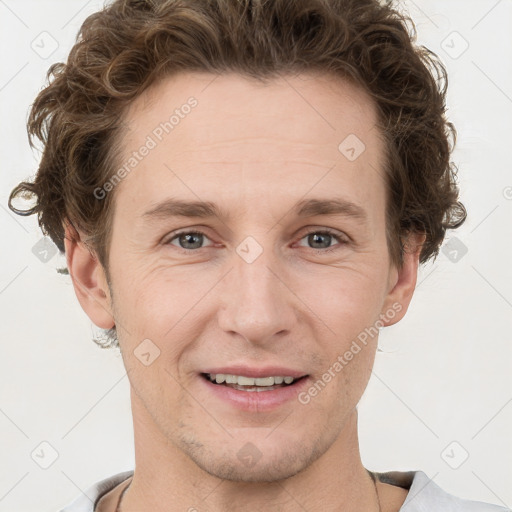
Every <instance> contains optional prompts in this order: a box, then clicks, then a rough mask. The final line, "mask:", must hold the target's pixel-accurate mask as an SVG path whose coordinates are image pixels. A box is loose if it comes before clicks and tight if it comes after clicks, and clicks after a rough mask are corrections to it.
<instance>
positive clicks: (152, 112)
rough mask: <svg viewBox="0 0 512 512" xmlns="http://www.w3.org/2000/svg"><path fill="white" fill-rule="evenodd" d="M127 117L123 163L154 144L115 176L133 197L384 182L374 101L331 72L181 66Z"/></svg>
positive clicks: (364, 194)
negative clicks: (262, 74) (260, 76)
mask: <svg viewBox="0 0 512 512" xmlns="http://www.w3.org/2000/svg"><path fill="white" fill-rule="evenodd" d="M124 125H125V127H126V128H127V129H126V131H125V133H124V135H123V137H122V141H121V149H122V155H123V157H122V158H123V162H124V163H126V162H127V161H128V159H130V158H132V155H134V154H135V153H139V149H142V147H143V146H144V145H146V146H148V147H149V146H151V149H150V150H149V151H146V150H145V151H144V153H145V155H144V157H143V158H140V159H139V160H138V161H137V162H135V164H136V165H134V166H133V170H130V172H129V175H128V176H127V177H126V178H125V179H123V180H122V182H121V184H120V186H119V189H122V188H126V189H127V192H126V200H127V201H132V203H133V204H134V207H135V206H136V203H138V202H141V201H143V199H144V198H146V199H147V200H148V201H153V200H154V199H156V197H155V196H158V195H164V194H165V192H166V191H167V192H168V191H170V190H172V191H173V192H175V191H176V189H180V190H181V192H182V193H183V194H185V195H188V196H190V199H197V198H198V197H201V198H204V199H205V200H211V199H213V197H212V194H209V191H210V192H211V191H213V192H215V195H216V196H221V197H225V198H226V200H228V201H229V199H230V196H229V194H230V193H231V191H233V190H234V189H238V193H240V194H244V195H245V196H246V197H247V196H248V195H249V194H252V196H255V195H256V196H258V197H268V195H269V191H272V190H274V191H276V192H278V193H279V194H280V197H281V198H282V199H284V195H283V194H286V193H287V192H290V195H291V196H295V197H296V196H297V195H304V194H305V193H306V192H307V188H311V187H312V185H313V183H316V184H315V185H314V187H315V189H316V192H324V195H325V193H329V192H330V191H332V187H333V186H336V185H339V179H342V180H345V182H346V183H347V184H350V186H351V187H352V190H351V191H350V192H351V194H352V195H354V193H355V194H356V195H359V200H360V201H362V202H364V201H371V200H372V194H373V195H375V193H376V190H375V188H376V187H382V186H384V183H383V173H382V172H381V169H382V161H383V155H384V145H383V142H382V140H381V137H380V133H379V130H378V129H377V112H376V108H375V104H374V102H373V101H372V99H371V98H370V97H369V96H368V95H367V94H366V93H365V92H364V91H363V90H362V89H361V88H359V87H357V86H355V85H353V84H351V83H349V82H347V81H345V80H343V79H341V78H337V77H332V76H326V75H317V74H305V75H300V76H286V75H283V76H280V77H277V78H272V79H270V80H268V81H266V82H264V83H261V82H258V81H256V80H255V79H248V78H246V77H242V76H240V75H237V74H223V75H212V74H204V73H183V74H178V75H175V76H172V77H168V78H165V79H163V80H161V81H160V82H159V83H157V84H156V85H154V86H152V87H151V88H149V89H148V90H146V91H145V92H144V93H143V94H142V95H141V96H139V97H138V98H137V99H136V100H135V101H134V102H133V103H132V105H131V106H130V108H129V109H128V111H127V112H126V114H125V118H124ZM132 159H133V158H132ZM330 171H334V172H330ZM306 176H310V177H311V179H309V180H308V181H304V180H303V178H304V177H306ZM336 180H338V182H337V183H336ZM241 189H243V191H242V190H241ZM119 192H120V190H117V191H116V193H119ZM178 195H179V194H178ZM381 195H382V194H381ZM194 196H195V197H194ZM373 199H375V198H373Z"/></svg>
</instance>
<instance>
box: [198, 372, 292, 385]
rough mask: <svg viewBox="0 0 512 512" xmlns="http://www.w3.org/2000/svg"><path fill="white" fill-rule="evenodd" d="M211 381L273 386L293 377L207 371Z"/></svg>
mask: <svg viewBox="0 0 512 512" xmlns="http://www.w3.org/2000/svg"><path fill="white" fill-rule="evenodd" d="M208 376H209V377H210V380H211V381H212V382H216V383H217V384H222V383H223V382H225V383H226V384H238V385H239V386H273V385H274V384H282V383H283V382H284V383H285V384H291V383H292V382H293V381H294V380H295V379H294V378H293V377H258V378H253V377H244V376H243V375H229V374H226V373H217V374H215V373H209V374H208Z"/></svg>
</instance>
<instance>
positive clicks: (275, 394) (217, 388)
mask: <svg viewBox="0 0 512 512" xmlns="http://www.w3.org/2000/svg"><path fill="white" fill-rule="evenodd" d="M199 378H200V380H201V381H202V382H203V384H204V385H205V386H206V387H207V389H208V390H209V391H210V392H211V393H213V394H214V395H215V396H217V397H218V398H220V399H221V400H224V401H225V402H227V403H229V405H231V406H232V407H235V408H236V409H239V410H241V411H248V412H266V411H272V410H274V409H277V408H279V407H280V406H282V405H284V404H285V403H286V402H290V401H292V400H295V401H297V402H298V398H297V396H298V394H299V393H300V392H301V391H302V390H303V389H304V388H306V387H307V385H308V380H309V377H303V378H302V379H300V380H299V381H297V382H294V383H293V384H290V385H287V386H283V387H280V388H276V389H273V390H271V391H241V390H238V389H234V388H231V387H229V386H222V385H219V384H214V383H213V382H211V381H210V380H207V379H205V378H204V377H203V376H199Z"/></svg>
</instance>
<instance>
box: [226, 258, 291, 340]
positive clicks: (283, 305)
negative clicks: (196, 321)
mask: <svg viewBox="0 0 512 512" xmlns="http://www.w3.org/2000/svg"><path fill="white" fill-rule="evenodd" d="M241 254H243V253H241ZM249 261H250V260H246V259H244V258H243V257H241V256H240V255H239V254H238V253H236V252H234V254H233V258H232V262H233V265H234V268H233V269H232V270H231V271H230V272H229V273H228V275H227V276H226V277H225V279H224V280H223V285H222V286H223V289H222V291H221V293H220V297H221V304H220V305H219V309H218V323H219V327H220V328H221V329H222V330H223V331H224V332H226V333H229V334H230V335H231V336H233V337H236V336H239V337H242V338H244V339H245V340H246V341H247V342H249V343H252V344H260V345H264V344H268V343H272V342H274V341H276V339H277V338H278V337H283V336H285V335H286V334H289V333H290V332H291V331H292V327H293V325H294V323H296V321H297V318H296V313H295V306H294V300H296V299H295V297H294V294H293V292H292V291H291V290H290V289H289V288H288V286H287V284H286V281H287V279H286V277H287V276H286V275H285V274H286V271H284V270H283V266H282V265H280V264H279V261H278V259H277V258H276V257H274V255H273V254H272V251H271V250H264V251H263V252H262V253H261V254H260V255H259V256H258V257H257V258H256V259H255V260H254V261H252V262H249Z"/></svg>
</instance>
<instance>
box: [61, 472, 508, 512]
mask: <svg viewBox="0 0 512 512" xmlns="http://www.w3.org/2000/svg"><path fill="white" fill-rule="evenodd" d="M132 475H133V470H132V471H125V472H123V473H118V474H117V475H113V476H111V477H109V478H106V479H105V480H101V481H100V482H97V483H96V484H94V485H93V486H91V487H89V488H88V489H87V490H86V491H85V494H82V495H81V496H79V497H78V498H77V499H76V500H75V501H73V502H72V503H71V504H69V505H68V506H67V507H65V508H63V509H62V510H60V511H59V512H94V508H95V506H96V503H97V502H98V501H99V499H100V498H101V497H102V496H103V495H104V494H106V493H107V492H110V491H111V490H112V489H113V488H114V487H116V486H117V485H119V484H120V483H121V482H123V481H124V480H126V479H128V478H130V477H131V476H132ZM376 476H377V478H378V479H379V480H380V481H382V482H384V483H389V484H392V485H398V486H399V487H403V488H405V489H408V490H409V492H408V494H407V498H406V499H405V502H404V504H403V505H402V507H401V508H400V511H399V512H511V511H510V509H506V508H503V507H499V506H497V505H489V504H487V503H482V502H480V501H468V500H463V499H460V498H456V497H455V496H452V495H451V494H448V493H446V492H444V491H443V490H442V489H441V488H440V487H439V486H438V485H436V484H435V483H434V482H433V481H432V480H431V479H430V478H428V476H427V475H426V474H425V473H423V472H422V471H410V472H398V471H392V472H389V473H376Z"/></svg>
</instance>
